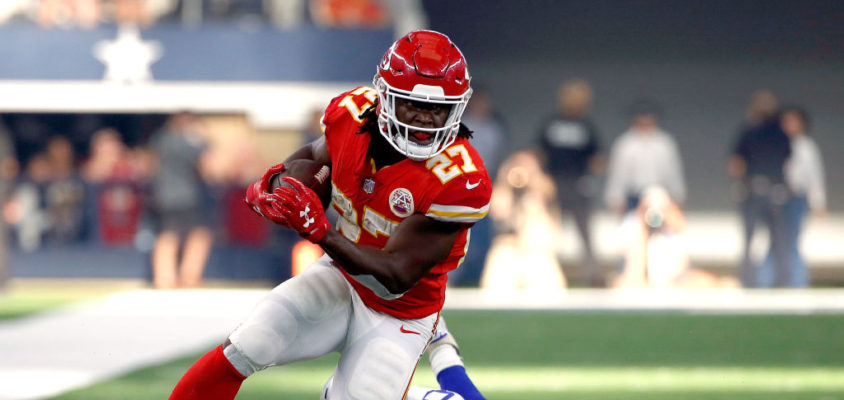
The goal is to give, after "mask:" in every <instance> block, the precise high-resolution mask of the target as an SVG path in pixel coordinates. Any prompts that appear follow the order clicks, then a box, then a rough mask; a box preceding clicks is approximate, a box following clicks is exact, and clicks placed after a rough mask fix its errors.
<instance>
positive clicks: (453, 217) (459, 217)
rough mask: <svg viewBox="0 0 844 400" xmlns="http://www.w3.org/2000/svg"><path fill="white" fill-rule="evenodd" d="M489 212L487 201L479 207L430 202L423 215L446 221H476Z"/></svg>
mask: <svg viewBox="0 0 844 400" xmlns="http://www.w3.org/2000/svg"><path fill="white" fill-rule="evenodd" d="M488 213H489V203H487V205H485V206H483V207H481V208H472V207H466V206H447V205H442V204H431V206H430V207H428V212H427V213H425V216H427V217H430V218H433V219H436V220H439V221H447V222H477V221H480V220H481V219H482V218H483V217H485V216H486V215H487V214H488Z"/></svg>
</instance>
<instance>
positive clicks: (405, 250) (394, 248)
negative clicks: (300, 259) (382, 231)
mask: <svg viewBox="0 0 844 400" xmlns="http://www.w3.org/2000/svg"><path fill="white" fill-rule="evenodd" d="M461 229H463V226H461V224H458V223H452V222H441V221H437V220H434V219H432V218H429V217H426V216H424V215H421V214H415V215H412V216H410V217H408V218H406V219H405V220H404V221H402V222H401V223H400V224H399V226H398V228H397V229H396V231H395V232H394V233H393V234H392V235H391V236H390V239H388V240H387V244H386V245H385V246H384V248H383V249H380V250H379V249H377V248H374V247H368V246H363V245H359V244H357V243H354V242H352V241H351V240H349V239H347V238H346V237H344V236H343V234H342V233H340V232H339V231H337V230H330V231H329V232H327V233H326V235H325V236H324V237H323V238H322V240H321V241H319V242H318V244H319V245H320V247H322V249H323V250H325V252H326V253H328V255H329V256H331V258H332V259H334V261H335V262H337V264H339V265H341V266H342V268H343V269H344V270H346V272H348V273H350V274H352V275H360V274H368V275H372V276H373V277H375V279H377V280H378V282H380V283H381V284H382V285H384V287H385V288H386V289H387V290H389V291H390V293H393V294H400V293H404V292H407V291H408V290H410V288H412V287H413V285H415V284H416V282H418V281H419V280H420V279H422V277H424V276H425V274H427V273H428V271H430V270H431V268H433V267H434V265H436V264H437V263H438V262H440V261H441V260H443V259H444V258H446V256H448V254H449V251H450V250H451V248H452V246H453V245H454V241H455V240H456V239H457V235H458V234H459V233H460V231H461Z"/></svg>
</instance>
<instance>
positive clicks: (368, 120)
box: [357, 100, 472, 139]
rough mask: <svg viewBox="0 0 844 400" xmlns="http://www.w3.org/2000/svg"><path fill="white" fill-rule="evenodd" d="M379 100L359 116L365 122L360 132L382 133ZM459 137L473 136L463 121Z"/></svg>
mask: <svg viewBox="0 0 844 400" xmlns="http://www.w3.org/2000/svg"><path fill="white" fill-rule="evenodd" d="M377 109H378V100H375V102H374V103H372V105H371V106H369V108H367V109H366V110H365V111H364V112H363V113H361V114H360V115H359V116H358V118H360V120H361V121H363V123H362V124H361V125H360V129H358V132H357V133H358V134H359V135H360V134H363V133H369V134H370V135H380V134H381V132H380V128H378V112H377V111H376V110H377ZM457 137H459V138H464V139H471V138H472V131H471V130H470V129H469V128H468V127H467V126H466V125H463V123H462V122H461V123H460V129H459V130H458V131H457Z"/></svg>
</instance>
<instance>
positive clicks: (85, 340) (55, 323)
mask: <svg viewBox="0 0 844 400" xmlns="http://www.w3.org/2000/svg"><path fill="white" fill-rule="evenodd" d="M266 292H267V290H264V289H261V290H254V289H250V290H210V289H209V290H191V291H152V290H136V291H131V292H124V293H119V294H115V295H112V296H109V297H107V298H105V299H103V300H99V301H95V302H86V303H82V304H77V305H74V306H72V307H69V308H65V309H62V310H58V311H54V312H48V313H44V314H40V315H37V316H33V317H29V318H23V319H18V320H12V321H9V322H5V323H0V355H1V356H0V400H24V399H43V398H47V397H50V396H55V395H58V394H60V393H63V392H66V391H69V390H72V389H76V388H80V387H84V386H87V385H90V384H93V383H95V382H99V381H102V380H106V379H109V378H112V377H115V376H118V375H120V374H123V373H126V372H129V371H132V370H135V369H138V368H141V367H144V366H148V365H154V364H158V363H161V362H164V361H167V360H171V359H174V358H177V357H179V356H182V355H186V354H191V353H195V352H199V351H202V350H205V349H209V348H210V347H211V346H213V345H214V343H216V342H219V341H220V340H221V339H222V338H224V337H225V336H226V335H227V334H228V333H229V332H230V331H231V330H232V329H234V328H235V327H236V326H237V323H238V322H239V321H241V320H242V319H243V318H245V316H246V315H247V314H248V313H249V312H250V311H251V310H252V307H253V306H254V304H255V303H256V302H257V301H258V300H259V299H260V298H261V297H262V296H263V295H264V294H265V293H266ZM447 298H448V300H447V301H446V308H447V309H455V310H456V309H465V310H481V309H518V310H524V309H546V310H570V311H613V310H615V311H619V310H636V311H650V310H653V311H691V312H718V313H759V312H761V313H813V312H830V313H844V290H817V289H816V290H779V291H771V290H768V291H742V290H735V289H733V290H717V291H653V290H651V291H607V290H569V291H566V292H555V293H536V292H531V293H522V292H510V293H490V292H484V291H480V290H477V289H449V292H448V295H447ZM174 379H175V377H174ZM174 384H175V382H174Z"/></svg>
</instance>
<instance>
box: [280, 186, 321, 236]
mask: <svg viewBox="0 0 844 400" xmlns="http://www.w3.org/2000/svg"><path fill="white" fill-rule="evenodd" d="M281 179H282V180H283V181H285V182H287V184H288V185H290V186H292V187H293V189H291V188H289V187H279V188H276V189H275V190H273V197H275V198H276V201H274V202H272V203H271V205H272V207H273V208H274V209H275V210H276V211H278V212H279V213H281V215H283V216H284V218H286V219H287V223H288V225H287V226H288V227H289V228H290V229H293V230H295V231H297V232H299V236H302V237H303V238H305V239H308V240H309V241H311V242H312V243H319V241H320V240H322V237H323V236H325V233H326V232H328V230H329V229H331V224H330V223H328V219H327V218H325V210H323V208H322V202H321V201H320V200H319V196H317V194H316V193H315V192H314V191H313V190H311V189H310V188H309V187H307V186H305V185H304V184H303V183H302V182H300V181H299V180H298V179H296V178H293V177H291V176H285V177H284V178H281ZM294 189H295V190H294Z"/></svg>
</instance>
